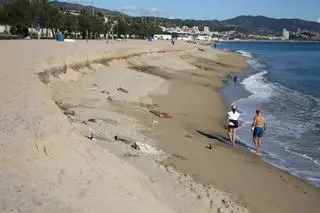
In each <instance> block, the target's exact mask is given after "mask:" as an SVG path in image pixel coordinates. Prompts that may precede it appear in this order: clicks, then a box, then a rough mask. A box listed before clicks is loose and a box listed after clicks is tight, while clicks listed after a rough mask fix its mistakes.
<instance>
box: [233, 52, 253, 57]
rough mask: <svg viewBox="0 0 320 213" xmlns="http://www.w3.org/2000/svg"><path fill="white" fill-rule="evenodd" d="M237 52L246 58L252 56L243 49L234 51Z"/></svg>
mask: <svg viewBox="0 0 320 213" xmlns="http://www.w3.org/2000/svg"><path fill="white" fill-rule="evenodd" d="M236 52H237V53H239V54H241V55H242V56H244V57H247V58H253V56H252V54H251V53H250V52H246V51H243V50H238V51H236Z"/></svg>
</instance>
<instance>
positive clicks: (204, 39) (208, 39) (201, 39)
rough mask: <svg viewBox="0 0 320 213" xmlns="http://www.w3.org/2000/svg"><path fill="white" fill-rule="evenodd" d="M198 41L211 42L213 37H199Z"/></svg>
mask: <svg viewBox="0 0 320 213" xmlns="http://www.w3.org/2000/svg"><path fill="white" fill-rule="evenodd" d="M196 39H197V40H199V41H210V40H211V37H210V36H204V35H199V36H197V38H196Z"/></svg>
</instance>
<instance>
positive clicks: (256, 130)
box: [252, 109, 266, 153]
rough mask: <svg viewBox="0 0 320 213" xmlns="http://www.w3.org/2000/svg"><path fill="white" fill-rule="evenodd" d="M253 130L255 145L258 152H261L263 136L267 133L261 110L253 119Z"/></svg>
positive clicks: (258, 110) (257, 111)
mask: <svg viewBox="0 0 320 213" xmlns="http://www.w3.org/2000/svg"><path fill="white" fill-rule="evenodd" d="M252 128H253V143H254V145H255V149H256V152H257V153H259V152H260V146H261V143H262V136H263V134H264V132H265V131H266V122H265V120H264V117H263V116H262V114H261V109H257V110H256V115H255V116H254V118H253V122H252Z"/></svg>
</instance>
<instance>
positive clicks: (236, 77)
mask: <svg viewBox="0 0 320 213" xmlns="http://www.w3.org/2000/svg"><path fill="white" fill-rule="evenodd" d="M233 81H234V83H237V81H238V76H236V75H235V76H234V77H233Z"/></svg>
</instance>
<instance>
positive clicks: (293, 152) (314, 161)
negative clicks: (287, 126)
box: [285, 147, 320, 166]
mask: <svg viewBox="0 0 320 213" xmlns="http://www.w3.org/2000/svg"><path fill="white" fill-rule="evenodd" d="M285 151H286V152H289V153H291V154H293V155H297V156H299V157H302V158H304V159H306V160H309V161H311V162H313V163H314V164H316V165H317V166H320V163H319V162H318V160H316V159H314V158H312V157H310V156H308V155H306V154H300V153H298V152H295V151H292V150H290V149H289V148H287V147H286V148H285Z"/></svg>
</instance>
